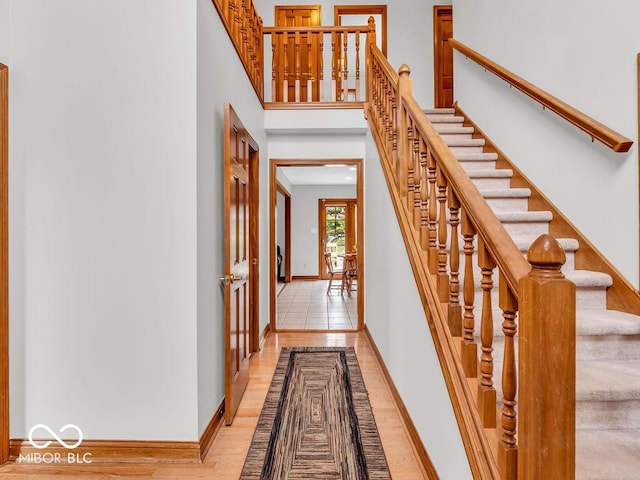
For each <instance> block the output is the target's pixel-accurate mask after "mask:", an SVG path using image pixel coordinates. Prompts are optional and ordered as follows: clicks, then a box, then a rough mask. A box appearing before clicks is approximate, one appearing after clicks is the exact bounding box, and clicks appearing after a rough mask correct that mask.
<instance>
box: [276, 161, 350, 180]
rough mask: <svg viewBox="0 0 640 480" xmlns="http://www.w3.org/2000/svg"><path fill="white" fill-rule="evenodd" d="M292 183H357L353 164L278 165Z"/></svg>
mask: <svg viewBox="0 0 640 480" xmlns="http://www.w3.org/2000/svg"><path fill="white" fill-rule="evenodd" d="M278 171H279V172H280V173H281V174H284V175H285V177H287V179H288V180H289V182H290V183H291V185H355V184H356V175H357V173H358V172H357V171H356V167H355V166H353V165H330V166H326V165H320V166H317V167H278Z"/></svg>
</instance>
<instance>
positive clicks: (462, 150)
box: [449, 145, 484, 155]
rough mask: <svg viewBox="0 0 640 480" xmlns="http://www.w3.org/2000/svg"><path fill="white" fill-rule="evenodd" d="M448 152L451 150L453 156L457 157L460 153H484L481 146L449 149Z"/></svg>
mask: <svg viewBox="0 0 640 480" xmlns="http://www.w3.org/2000/svg"><path fill="white" fill-rule="evenodd" d="M449 150H451V152H452V153H453V154H454V155H458V154H460V153H482V152H483V151H484V147H483V146H482V145H478V146H473V147H449Z"/></svg>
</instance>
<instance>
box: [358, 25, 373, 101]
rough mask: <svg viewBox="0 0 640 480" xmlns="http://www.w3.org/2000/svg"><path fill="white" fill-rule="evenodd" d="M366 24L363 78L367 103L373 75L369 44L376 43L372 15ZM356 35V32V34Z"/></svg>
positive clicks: (369, 99) (369, 98)
mask: <svg viewBox="0 0 640 480" xmlns="http://www.w3.org/2000/svg"><path fill="white" fill-rule="evenodd" d="M367 26H368V27H369V30H368V31H367V40H366V43H365V50H366V53H365V67H366V72H365V75H366V78H365V82H366V84H367V91H366V95H367V100H366V101H367V102H369V104H371V89H372V87H373V75H372V73H373V72H372V71H371V45H375V43H376V22H375V20H374V19H373V17H369V20H368V22H367ZM356 35H357V34H356Z"/></svg>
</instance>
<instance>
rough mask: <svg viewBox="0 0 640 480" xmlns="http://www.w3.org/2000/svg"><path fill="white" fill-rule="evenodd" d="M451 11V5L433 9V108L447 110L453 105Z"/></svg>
mask: <svg viewBox="0 0 640 480" xmlns="http://www.w3.org/2000/svg"><path fill="white" fill-rule="evenodd" d="M451 37H453V9H452V7H451V5H434V7H433V50H434V51H433V59H434V76H435V92H434V102H433V104H434V106H435V107H436V108H449V107H451V106H452V105H453V47H451V45H449V42H448V41H447V40H449V38H451Z"/></svg>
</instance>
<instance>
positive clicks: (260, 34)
mask: <svg viewBox="0 0 640 480" xmlns="http://www.w3.org/2000/svg"><path fill="white" fill-rule="evenodd" d="M256 15H257V13H256ZM256 37H257V38H256V45H257V50H258V59H257V60H256V70H257V71H258V85H260V96H261V98H264V81H263V79H262V76H263V74H264V25H263V24H262V18H261V17H258V31H257V32H256Z"/></svg>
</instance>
